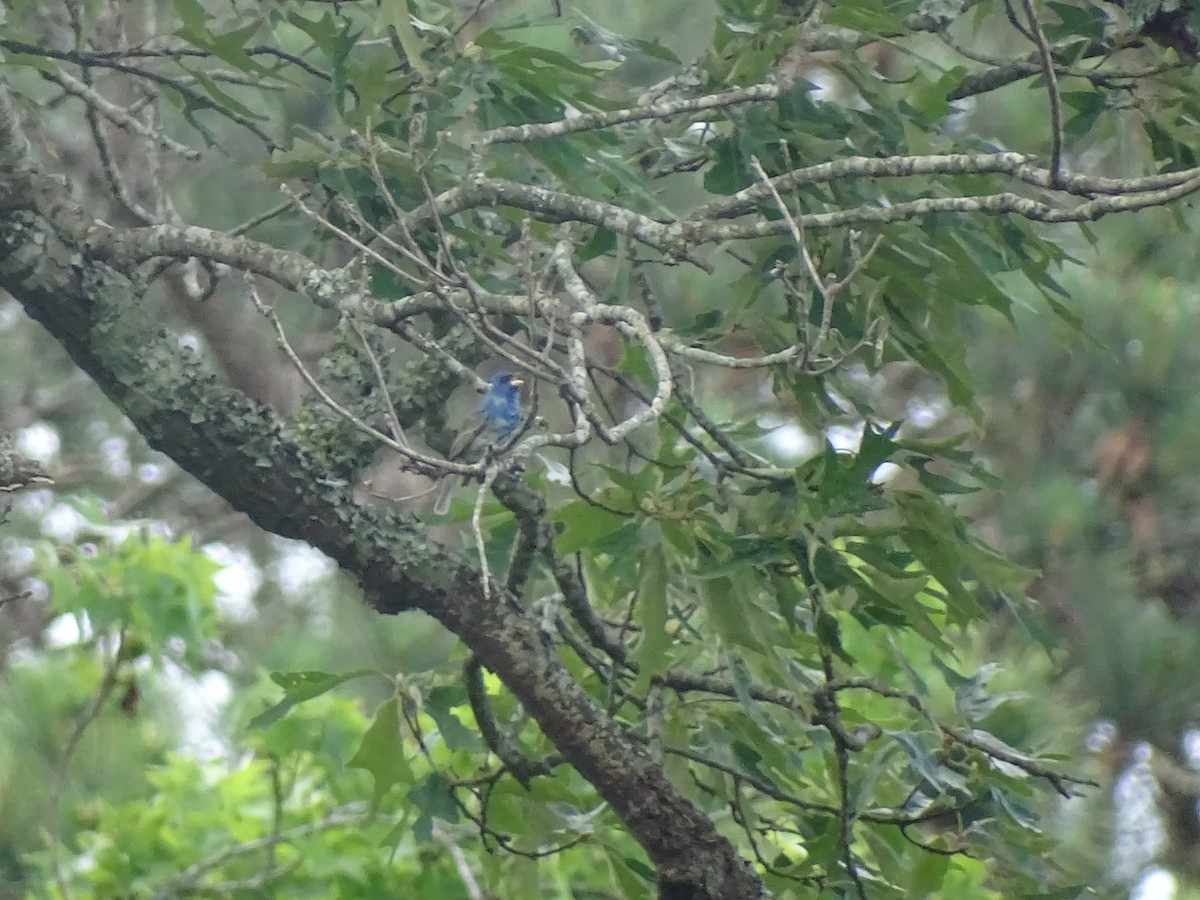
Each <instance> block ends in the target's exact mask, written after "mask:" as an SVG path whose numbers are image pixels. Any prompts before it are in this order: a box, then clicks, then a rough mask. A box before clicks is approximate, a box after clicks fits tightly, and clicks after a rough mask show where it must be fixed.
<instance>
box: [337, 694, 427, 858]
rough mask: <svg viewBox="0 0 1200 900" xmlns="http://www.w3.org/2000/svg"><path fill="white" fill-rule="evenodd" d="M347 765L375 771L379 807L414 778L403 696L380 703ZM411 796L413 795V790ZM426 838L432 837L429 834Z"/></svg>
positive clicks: (375, 798) (374, 798)
mask: <svg viewBox="0 0 1200 900" xmlns="http://www.w3.org/2000/svg"><path fill="white" fill-rule="evenodd" d="M346 765H347V767H349V768H351V769H366V770H367V771H368V772H370V773H371V776H372V778H374V780H375V791H374V793H373V795H372V798H371V805H372V806H373V807H375V808H378V806H379V801H380V800H381V799H382V798H383V795H384V794H385V793H387V791H388V789H389V788H390V787H392V785H395V784H399V783H400V782H402V781H406V780H410V779H411V777H412V773H411V771H410V770H409V768H408V762H407V760H405V758H404V741H403V740H401V738H400V698H398V697H395V696H392V697H388V698H387V699H386V700H384V701H383V703H381V704H379V708H378V709H377V710H375V719H374V720H373V721H372V722H371V726H370V727H369V728H368V729H367V733H366V734H364V735H363V739H362V743H361V744H359V745H358V751H357V752H356V753H355V754H354V756H353V757H351V758H350V760H349V762H347V763H346ZM415 790H416V789H415V788H414V791H415ZM409 796H410V798H411V796H412V793H411V792H410V794H409ZM425 839H426V840H427V839H428V835H426V838H425Z"/></svg>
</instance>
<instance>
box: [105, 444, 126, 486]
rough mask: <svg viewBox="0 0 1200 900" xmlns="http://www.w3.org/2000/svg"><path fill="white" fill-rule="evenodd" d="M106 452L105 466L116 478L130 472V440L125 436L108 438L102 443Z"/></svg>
mask: <svg viewBox="0 0 1200 900" xmlns="http://www.w3.org/2000/svg"><path fill="white" fill-rule="evenodd" d="M100 451H101V452H102V453H103V454H104V468H105V469H106V470H108V474H109V475H112V476H114V477H115V478H124V477H125V476H126V475H128V474H129V469H130V465H129V442H128V441H127V440H125V438H123V437H110V438H106V439H105V440H104V442H103V443H101V444H100Z"/></svg>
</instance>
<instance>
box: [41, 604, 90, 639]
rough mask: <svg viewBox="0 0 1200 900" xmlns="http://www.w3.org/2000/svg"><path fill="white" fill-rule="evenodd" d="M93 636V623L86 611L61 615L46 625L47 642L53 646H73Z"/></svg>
mask: <svg viewBox="0 0 1200 900" xmlns="http://www.w3.org/2000/svg"><path fill="white" fill-rule="evenodd" d="M91 637H92V623H91V620H90V619H88V614H87V613H86V612H82V613H80V614H79V615H78V616H76V615H75V614H74V613H70V614H67V615H64V616H59V617H58V618H57V619H55V620H54V621H53V622H51V623H50V624H49V625H48V626H47V627H46V643H47V644H48V645H49V646H51V647H73V646H75V645H76V644H78V643H79V642H80V641H86V640H90V639H91Z"/></svg>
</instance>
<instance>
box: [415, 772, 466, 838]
mask: <svg viewBox="0 0 1200 900" xmlns="http://www.w3.org/2000/svg"><path fill="white" fill-rule="evenodd" d="M408 800H409V802H411V803H412V804H413V805H414V806H415V807H416V808H417V810H418V811H419V814H418V816H417V820H416V822H414V823H413V827H412V836H413V838H414V839H415V840H417V841H418V842H420V843H425V842H427V841H429V839H430V838H431V837H432V836H433V820H434V819H435V818H437V819H441V820H442V821H444V822H449V823H450V824H454V823H455V822H457V821H458V818H459V815H460V813H459V809H458V804H456V803H455V802H454V794H453V788H452V787H451V785H450V782H448V781H447V780H446V779H445V777H444V776H443V775H442V774H441V773H440V772H433V773H432V774H430V775H429V776H428V777H427V778H426V779H425V780H424V781H422V782H421V783H420V784H418V785H416V786H415V787H414V788H413V789H412V790H411V791H409V792H408Z"/></svg>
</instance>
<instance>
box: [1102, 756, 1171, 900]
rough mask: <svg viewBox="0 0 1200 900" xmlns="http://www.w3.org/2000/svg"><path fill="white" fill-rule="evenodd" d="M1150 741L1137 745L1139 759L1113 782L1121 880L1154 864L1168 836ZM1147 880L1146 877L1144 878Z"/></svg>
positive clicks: (1115, 859) (1147, 899)
mask: <svg viewBox="0 0 1200 900" xmlns="http://www.w3.org/2000/svg"><path fill="white" fill-rule="evenodd" d="M1152 752H1153V751H1152V750H1151V749H1150V747H1149V746H1148V745H1146V744H1139V745H1138V746H1137V747H1136V748H1135V749H1134V758H1135V762H1134V763H1133V765H1131V766H1129V767H1128V768H1127V769H1126V770H1125V771H1124V772H1122V773H1121V776H1120V777H1119V778H1118V779H1117V782H1116V784H1115V785H1113V806H1114V807H1115V809H1116V819H1117V821H1116V838H1115V840H1114V841H1113V852H1112V871H1113V877H1114V878H1115V879H1116V880H1117V881H1122V882H1129V881H1133V880H1134V879H1135V878H1137V876H1138V874H1139V873H1140V872H1142V870H1143V869H1144V868H1145V867H1146V866H1147V865H1149V864H1150V861H1151V860H1153V859H1154V858H1155V857H1156V856H1157V855H1158V853H1159V851H1160V850H1162V848H1163V845H1164V844H1165V843H1166V840H1167V836H1166V831H1165V828H1164V826H1163V823H1162V820H1161V819H1160V818H1159V816H1158V810H1157V809H1156V807H1155V805H1154V794H1155V792H1156V791H1157V790H1158V784H1157V782H1155V780H1154V773H1153V772H1151V770H1150V754H1151V753H1152ZM1142 880H1143V881H1145V878H1144V877H1143V879H1142ZM1164 896H1170V895H1161V894H1145V895H1143V900H1152V898H1153V900H1161V898H1162V897H1164Z"/></svg>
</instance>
